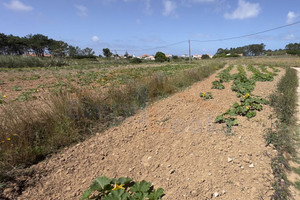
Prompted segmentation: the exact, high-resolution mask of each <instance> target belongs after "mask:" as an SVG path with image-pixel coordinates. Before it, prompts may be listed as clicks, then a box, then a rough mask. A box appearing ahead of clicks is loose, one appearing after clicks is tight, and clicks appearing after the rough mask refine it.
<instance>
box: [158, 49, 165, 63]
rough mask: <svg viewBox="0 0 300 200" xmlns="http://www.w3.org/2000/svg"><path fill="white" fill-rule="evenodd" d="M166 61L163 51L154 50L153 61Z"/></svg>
mask: <svg viewBox="0 0 300 200" xmlns="http://www.w3.org/2000/svg"><path fill="white" fill-rule="evenodd" d="M165 61H167V57H166V55H165V54H164V53H163V52H160V51H158V52H156V54H155V62H165Z"/></svg>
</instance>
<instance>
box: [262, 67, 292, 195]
mask: <svg viewBox="0 0 300 200" xmlns="http://www.w3.org/2000/svg"><path fill="white" fill-rule="evenodd" d="M297 87H298V77H297V74H296V73H295V71H294V69H291V68H287V69H286V72H285V75H284V76H283V77H282V78H281V80H280V81H279V83H278V85H277V91H276V92H274V93H273V94H272V95H270V103H271V106H272V107H273V108H274V110H275V113H276V115H277V118H278V119H279V120H278V121H276V123H275V127H274V128H273V127H271V128H269V129H267V133H266V136H265V138H266V142H267V145H268V144H270V143H272V144H273V145H274V147H275V148H276V150H277V152H278V155H277V156H276V157H275V158H274V159H272V170H273V175H274V177H275V180H274V182H273V188H274V190H275V192H274V194H273V196H272V199H288V197H289V196H290V191H289V188H288V187H289V185H290V183H289V182H288V180H287V178H286V174H285V173H286V170H289V169H290V167H289V165H288V161H287V158H286V157H285V156H284V155H292V156H293V155H295V143H294V141H293V137H294V135H295V131H294V128H293V127H294V126H295V125H296V120H295V116H294V115H295V110H296V109H295V108H296V102H297V94H296V90H297Z"/></svg>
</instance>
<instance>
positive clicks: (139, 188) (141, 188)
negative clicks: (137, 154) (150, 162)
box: [130, 180, 151, 193]
mask: <svg viewBox="0 0 300 200" xmlns="http://www.w3.org/2000/svg"><path fill="white" fill-rule="evenodd" d="M150 186H151V183H149V182H147V181H144V180H142V181H141V182H140V183H139V182H136V183H135V184H134V185H133V186H132V187H131V188H130V191H131V192H142V193H146V192H148V191H149V190H150Z"/></svg>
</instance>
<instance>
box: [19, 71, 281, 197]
mask: <svg viewBox="0 0 300 200" xmlns="http://www.w3.org/2000/svg"><path fill="white" fill-rule="evenodd" d="M283 73H284V70H281V72H279V74H278V76H275V79H274V81H273V82H257V83H256V88H255V90H254V92H253V94H255V95H260V96H262V97H267V96H268V95H269V94H271V92H272V91H273V90H274V89H275V87H276V83H277V82H278V80H279V79H280V77H281V76H282V75H283ZM215 79H216V78H215V75H213V76H211V77H209V78H208V79H206V80H204V81H202V82H199V83H196V84H194V85H192V86H191V87H190V88H188V89H186V90H185V91H183V92H180V93H177V94H175V95H173V96H171V97H169V98H167V99H163V100H161V101H159V102H156V103H154V104H153V105H150V106H148V107H147V108H145V109H144V110H141V111H140V112H138V114H136V115H134V116H132V117H130V118H127V119H126V120H125V121H124V122H123V123H122V124H120V125H119V126H117V127H112V128H110V129H108V130H107V131H105V132H104V133H101V134H97V135H96V136H94V137H92V138H90V139H89V140H86V141H85V142H82V143H80V144H77V145H75V146H73V147H70V148H66V149H64V150H63V151H62V152H61V153H59V154H57V155H53V156H52V157H51V158H49V159H47V160H45V161H43V162H41V163H39V164H37V165H34V166H32V167H31V169H33V170H34V172H35V173H34V176H33V177H32V178H31V179H30V180H28V181H27V182H28V184H31V186H30V187H28V188H27V189H26V190H25V191H24V192H23V194H22V195H21V196H20V197H19V198H18V199H79V198H80V196H81V195H82V193H83V191H84V190H85V189H87V188H88V187H89V185H90V184H91V182H92V181H93V180H94V179H95V178H96V177H98V176H103V175H105V176H107V177H111V178H112V177H120V176H128V177H131V178H133V179H134V180H143V179H145V180H147V181H150V182H152V183H153V184H154V186H155V187H156V188H158V187H162V188H164V190H165V193H166V196H165V197H164V199H269V198H270V195H271V194H272V193H273V191H272V187H271V185H270V184H271V181H272V170H271V164H270V162H271V158H272V156H273V155H275V154H276V152H275V151H274V150H273V148H272V147H266V142H265V139H264V129H265V128H267V127H270V124H271V121H270V120H269V119H268V116H269V115H270V114H271V109H270V107H269V106H267V105H265V106H264V107H263V110H262V111H261V112H258V113H257V116H256V117H254V118H251V119H250V120H248V119H247V118H245V117H238V120H239V126H237V127H233V130H232V133H231V134H226V133H225V132H224V128H223V126H224V125H223V124H221V125H219V124H216V123H214V119H215V118H216V116H218V115H220V114H222V113H223V112H225V111H226V110H227V109H228V108H229V107H230V106H231V105H233V104H234V102H236V101H238V98H237V97H236V93H234V92H232V91H231V89H230V86H231V84H230V83H225V84H224V86H225V89H224V90H213V89H211V85H212V81H214V80H215ZM209 91H210V92H212V94H213V96H214V99H212V100H209V101H204V100H203V99H201V98H200V97H199V94H200V92H209Z"/></svg>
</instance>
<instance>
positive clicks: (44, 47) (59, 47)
mask: <svg viewBox="0 0 300 200" xmlns="http://www.w3.org/2000/svg"><path fill="white" fill-rule="evenodd" d="M30 54H33V55H35V56H41V57H42V56H45V55H51V56H54V57H66V56H69V57H74V58H76V57H77V58H80V57H95V56H94V54H95V52H94V51H93V49H91V48H88V47H87V48H85V49H81V48H79V47H78V46H76V47H74V46H72V45H69V44H68V43H66V42H64V41H59V40H54V39H51V38H48V36H45V35H42V34H35V35H32V34H29V35H26V36H24V37H19V36H14V35H5V34H4V33H0V55H30Z"/></svg>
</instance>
